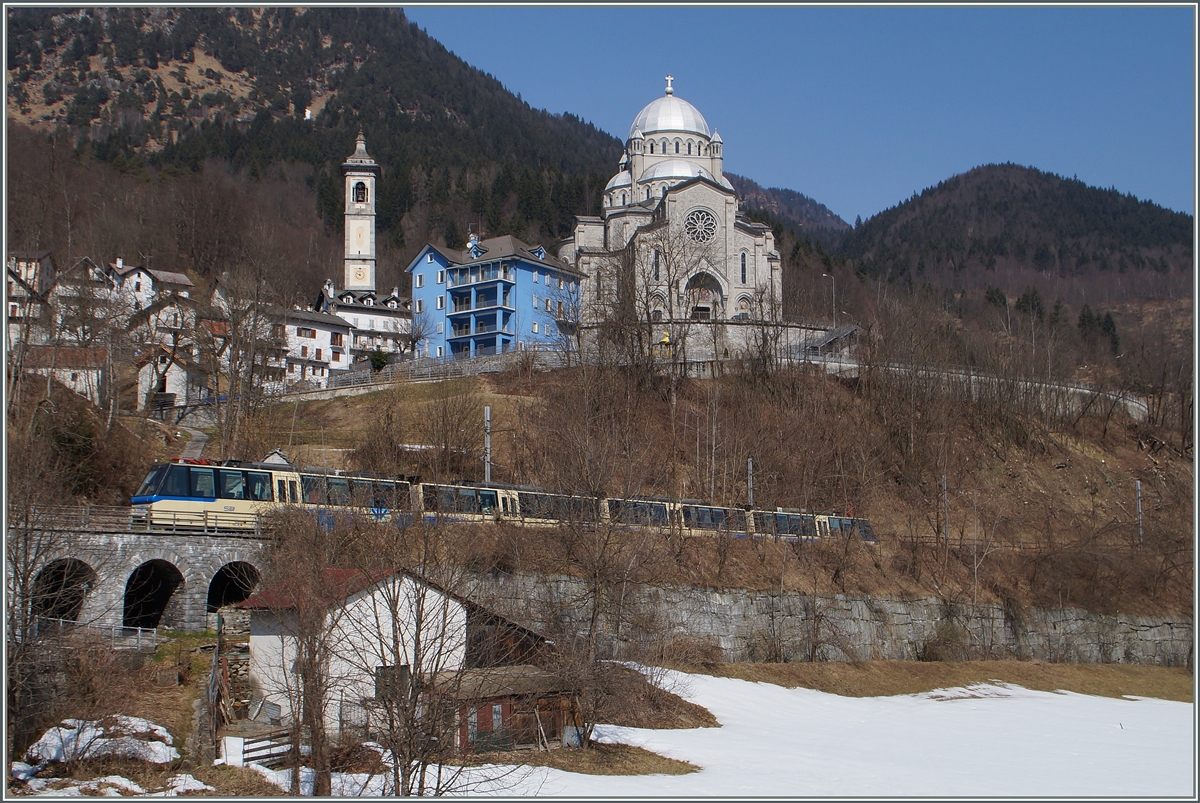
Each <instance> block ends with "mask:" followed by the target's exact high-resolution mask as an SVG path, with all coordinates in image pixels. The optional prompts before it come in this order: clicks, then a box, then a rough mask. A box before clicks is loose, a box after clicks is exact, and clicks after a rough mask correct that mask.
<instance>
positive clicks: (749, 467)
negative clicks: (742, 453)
mask: <svg viewBox="0 0 1200 803" xmlns="http://www.w3.org/2000/svg"><path fill="white" fill-rule="evenodd" d="M746 501H748V502H749V503H750V507H754V458H753V457H747V458H746Z"/></svg>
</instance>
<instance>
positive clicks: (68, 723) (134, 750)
mask: <svg viewBox="0 0 1200 803" xmlns="http://www.w3.org/2000/svg"><path fill="white" fill-rule="evenodd" d="M173 741H174V740H173V739H172V738H171V734H170V733H168V732H167V729H166V728H164V727H162V726H161V725H156V724H154V723H153V722H150V721H149V720H146V719H142V718H141V717H127V716H124V715H120V714H118V715H116V716H112V717H106V718H105V719H101V720H83V719H64V720H63V721H62V723H61V724H60V725H59V726H57V727H54V728H50V729H49V730H48V731H46V732H45V733H43V734H42V737H41V738H40V739H38V740H37V741H36V742H34V743H33V745H32V746H30V748H29V750H27V751H26V752H25V758H26V759H28V760H31V761H35V762H39V763H42V764H45V763H48V762H51V761H60V762H61V761H73V760H79V759H88V758H101V757H112V758H132V759H137V760H141V761H149V762H151V763H154V764H167V763H170V762H171V761H174V760H175V759H177V758H179V751H178V750H176V749H175V748H174V747H171V744H172V742H173Z"/></svg>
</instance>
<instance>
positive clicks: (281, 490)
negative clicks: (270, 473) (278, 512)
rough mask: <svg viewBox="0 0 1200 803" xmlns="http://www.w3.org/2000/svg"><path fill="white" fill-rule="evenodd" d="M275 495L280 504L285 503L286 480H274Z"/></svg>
mask: <svg viewBox="0 0 1200 803" xmlns="http://www.w3.org/2000/svg"><path fill="white" fill-rule="evenodd" d="M275 485H276V489H275V495H276V496H277V497H279V501H280V502H287V498H288V495H287V480H275Z"/></svg>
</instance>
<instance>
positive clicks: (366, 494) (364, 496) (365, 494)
mask: <svg viewBox="0 0 1200 803" xmlns="http://www.w3.org/2000/svg"><path fill="white" fill-rule="evenodd" d="M371 485H372V484H371V481H370V480H350V486H351V488H353V489H354V491H353V493H354V495H353V497H352V498H353V499H354V505H355V507H385V505H377V504H375V492H374V489H373V488H372V487H371Z"/></svg>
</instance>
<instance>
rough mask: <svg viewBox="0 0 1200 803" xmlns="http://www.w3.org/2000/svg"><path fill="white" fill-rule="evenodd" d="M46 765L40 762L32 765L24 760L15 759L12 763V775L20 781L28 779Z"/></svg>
mask: <svg viewBox="0 0 1200 803" xmlns="http://www.w3.org/2000/svg"><path fill="white" fill-rule="evenodd" d="M45 767H46V765H45V764H38V765H37V766H36V767H32V766H30V765H29V764H26V763H25V762H24V761H14V762H13V763H12V777H14V778H16V779H17V780H18V781H28V780H29V779H30V778H33V777H34V776H35V775H37V774H38V773H39V772H41V771H42V770H43V769H45Z"/></svg>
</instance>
